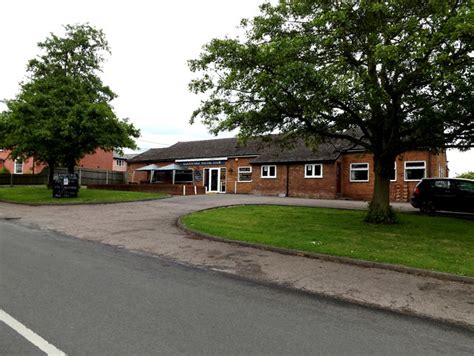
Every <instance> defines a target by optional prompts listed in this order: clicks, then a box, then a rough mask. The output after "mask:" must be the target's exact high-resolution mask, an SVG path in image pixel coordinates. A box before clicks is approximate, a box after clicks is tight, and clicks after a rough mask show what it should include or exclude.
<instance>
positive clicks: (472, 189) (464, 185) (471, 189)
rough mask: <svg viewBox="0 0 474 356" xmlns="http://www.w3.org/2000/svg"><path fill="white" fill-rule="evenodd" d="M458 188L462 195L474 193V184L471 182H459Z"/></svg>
mask: <svg viewBox="0 0 474 356" xmlns="http://www.w3.org/2000/svg"><path fill="white" fill-rule="evenodd" d="M457 183H458V188H459V190H460V191H461V192H462V193H470V194H473V193H474V183H473V182H469V181H458V182H457Z"/></svg>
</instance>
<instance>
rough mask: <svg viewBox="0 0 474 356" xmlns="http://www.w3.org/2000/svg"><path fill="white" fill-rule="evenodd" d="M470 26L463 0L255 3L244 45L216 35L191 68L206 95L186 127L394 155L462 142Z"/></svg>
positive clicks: (467, 132)
mask: <svg viewBox="0 0 474 356" xmlns="http://www.w3.org/2000/svg"><path fill="white" fill-rule="evenodd" d="M473 20H474V19H473V14H472V2H471V1H469V0H461V1H454V0H448V1H429V2H419V1H407V0H393V1H377V0H367V1H337V2H336V1H324V0H297V1H280V2H279V3H278V4H276V5H271V4H269V3H265V4H263V5H262V6H261V14H260V15H259V16H257V17H255V18H254V19H250V20H244V21H242V25H243V26H244V27H245V30H246V36H245V38H244V39H243V40H237V39H228V38H226V39H222V40H220V39H214V40H212V41H211V42H209V44H207V45H206V46H205V47H204V50H203V52H202V53H201V55H200V56H199V57H198V58H197V59H194V60H191V61H190V62H189V64H190V69H191V71H193V72H195V73H196V74H197V77H196V78H195V79H193V81H192V82H191V83H190V90H191V91H192V92H194V93H196V94H204V95H205V98H206V99H205V100H203V102H202V104H201V106H200V107H199V108H198V109H197V110H195V112H194V114H193V120H194V119H197V118H200V119H201V120H202V121H203V122H204V123H205V124H206V125H207V126H208V127H209V128H210V130H211V131H212V132H214V133H217V132H219V131H223V130H232V129H235V128H240V135H241V136H252V135H262V134H269V133H272V132H274V131H277V132H283V133H291V134H295V133H299V134H301V135H306V136H307V135H309V136H311V135H316V136H318V137H319V138H320V139H324V138H328V137H337V138H346V139H349V140H351V141H353V142H355V141H357V143H359V144H361V145H363V146H364V147H366V148H367V149H368V150H370V151H372V152H374V153H376V152H379V151H382V153H383V154H384V155H386V154H387V153H388V155H392V156H393V155H396V154H399V153H402V152H404V151H406V150H410V149H433V150H436V149H440V148H443V147H454V146H455V147H464V148H465V147H469V146H472V137H473V135H474V130H473V125H472V121H473V120H472V110H471V109H472V90H471V89H469V88H472V87H473V80H472V79H473V75H472V68H473V66H472V64H473V63H472V60H473V59H472V53H473V43H472V33H474V28H473V26H474V25H473V24H474V21H473ZM456 117H457V118H456ZM459 117H463V120H459ZM461 121H462V122H461ZM354 127H355V128H357V129H358V132H360V133H361V135H360V137H357V138H354V137H353V135H351V136H350V137H349V135H347V134H346V132H347V131H348V130H351V132H353V131H352V129H353V128H354Z"/></svg>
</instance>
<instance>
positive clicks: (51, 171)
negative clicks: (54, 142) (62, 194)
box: [47, 161, 55, 189]
mask: <svg viewBox="0 0 474 356" xmlns="http://www.w3.org/2000/svg"><path fill="white" fill-rule="evenodd" d="M47 163H48V171H49V172H48V188H49V189H51V188H53V183H54V165H55V163H54V162H53V161H48V162H47Z"/></svg>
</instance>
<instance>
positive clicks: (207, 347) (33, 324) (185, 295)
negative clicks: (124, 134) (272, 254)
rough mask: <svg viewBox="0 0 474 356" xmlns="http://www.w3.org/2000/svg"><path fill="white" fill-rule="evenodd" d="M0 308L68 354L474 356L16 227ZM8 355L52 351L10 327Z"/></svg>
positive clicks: (413, 333) (3, 252) (1, 266)
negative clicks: (39, 345) (40, 349)
mask: <svg viewBox="0 0 474 356" xmlns="http://www.w3.org/2000/svg"><path fill="white" fill-rule="evenodd" d="M84 223H85V224H86V223H87V222H84ZM0 309H2V310H3V311H4V312H6V313H8V314H9V315H11V316H12V317H14V318H15V319H16V320H18V321H19V322H21V323H23V324H24V325H25V326H27V327H28V328H29V329H31V330H32V331H34V332H35V333H37V334H38V335H39V336H41V337H42V338H44V339H45V340H46V341H47V342H49V343H51V344H52V345H54V346H55V347H57V348H58V349H60V350H62V351H64V352H65V353H67V354H69V355H73V354H115V355H129V354H167V355H170V354H206V355H213V354H227V355H230V354H272V355H273V354H292V355H301V354H456V355H462V354H470V355H472V354H473V353H474V334H473V333H470V332H469V331H465V330H461V329H457V328H450V327H446V326H444V325H438V324H435V323H432V322H427V321H424V320H420V319H416V318H412V317H403V316H398V315H393V314H390V313H385V312H380V311H374V310H371V309H367V308H362V307H357V306H353V305H347V304H343V303H338V302H333V301H331V300H327V299H324V298H317V297H313V296H308V295H304V294H301V293H294V292H289V291H286V290H282V289H275V288H270V287H267V286H261V285H258V284H255V283H251V282H246V281H241V280H236V279H233V278H229V277H227V276H225V275H223V274H220V273H217V272H210V271H207V270H200V269H195V268H190V267H186V266H182V265H178V264H175V263H174V262H172V261H166V260H163V259H160V258H156V257H151V256H145V255H140V254H136V253H131V252H127V251H124V250H120V249H117V248H113V247H110V246H105V245H101V244H98V243H93V242H87V241H83V240H78V239H74V238H70V237H66V236H61V235H58V234H53V233H50V232H47V231H41V230H33V229H29V228H26V227H23V226H17V225H15V224H12V223H9V222H5V221H0ZM0 354H41V352H40V351H39V349H37V348H36V347H35V346H34V345H32V344H31V343H29V342H28V341H27V340H25V339H24V338H23V337H22V336H20V335H19V334H18V333H16V332H15V331H14V330H13V329H12V328H10V327H9V326H7V325H6V324H5V323H2V322H1V321H0Z"/></svg>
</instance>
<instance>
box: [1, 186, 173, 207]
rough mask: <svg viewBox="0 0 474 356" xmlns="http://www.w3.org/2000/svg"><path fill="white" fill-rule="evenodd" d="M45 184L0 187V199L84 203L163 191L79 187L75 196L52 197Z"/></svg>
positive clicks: (143, 197) (153, 196) (142, 197)
mask: <svg viewBox="0 0 474 356" xmlns="http://www.w3.org/2000/svg"><path fill="white" fill-rule="evenodd" d="M52 195H53V192H52V190H50V189H47V188H46V186H15V187H13V188H11V187H2V188H0V201H5V202H13V203H25V204H52V203H54V204H84V203H112V202H123V201H135V200H147V199H160V198H165V197H167V196H168V195H167V194H165V193H141V192H123V191H117V190H99V189H81V190H80V191H79V196H78V197H77V198H59V199H58V198H53V197H52Z"/></svg>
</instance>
